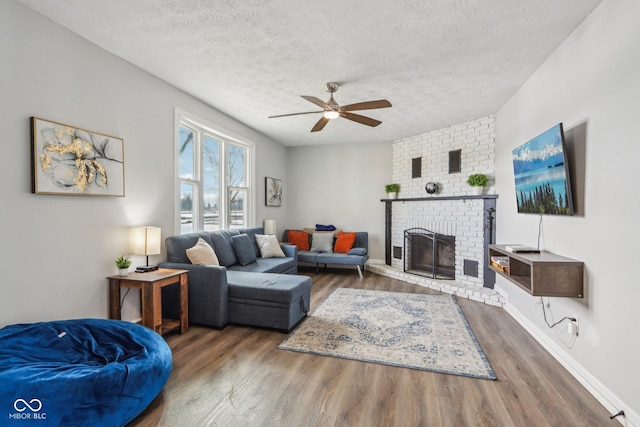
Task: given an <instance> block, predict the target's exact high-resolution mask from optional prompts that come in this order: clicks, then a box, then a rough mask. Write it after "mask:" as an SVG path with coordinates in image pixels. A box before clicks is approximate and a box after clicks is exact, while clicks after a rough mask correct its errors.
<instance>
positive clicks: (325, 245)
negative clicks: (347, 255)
mask: <svg viewBox="0 0 640 427" xmlns="http://www.w3.org/2000/svg"><path fill="white" fill-rule="evenodd" d="M311 252H333V233H332V232H325V233H313V236H312V237H311Z"/></svg>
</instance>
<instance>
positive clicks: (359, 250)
mask: <svg viewBox="0 0 640 427" xmlns="http://www.w3.org/2000/svg"><path fill="white" fill-rule="evenodd" d="M366 254H367V248H351V249H350V250H349V252H348V253H347V255H361V256H362V255H366Z"/></svg>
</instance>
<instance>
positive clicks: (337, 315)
mask: <svg viewBox="0 0 640 427" xmlns="http://www.w3.org/2000/svg"><path fill="white" fill-rule="evenodd" d="M278 348H279V349H283V350H293V351H300V352H304V353H312V354H319V355H323V356H334V357H342V358H345V359H353V360H362V361H365V362H374V363H382V364H385V365H392V366H400V367H405V368H413V369H421V370H426V371H434V372H441V373H445V374H455V375H463V376H467V377H473V378H484V379H496V375H495V373H494V372H493V370H492V369H491V365H490V364H489V361H488V360H487V358H486V357H485V355H484V353H483V352H482V349H481V348H480V345H479V344H478V341H477V340H476V338H475V336H474V335H473V332H472V331H471V328H470V327H469V324H468V323H467V319H465V317H464V314H463V313H462V310H460V306H459V305H458V303H457V301H456V300H455V297H454V296H453V295H426V294H408V293H396V292H383V291H370V290H363V289H347V288H338V289H336V290H335V291H334V292H333V293H332V294H331V295H330V296H329V297H328V298H327V299H326V300H325V301H324V302H323V303H322V304H321V305H320V306H319V307H318V308H316V310H315V311H314V312H313V314H311V315H310V316H309V317H308V318H307V319H305V321H304V322H302V324H300V326H298V328H297V329H296V330H295V331H294V332H293V333H292V334H291V335H290V336H289V337H288V338H287V339H286V340H284V342H282V343H281V344H280V345H279V346H278Z"/></svg>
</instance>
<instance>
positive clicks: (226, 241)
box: [211, 230, 240, 267]
mask: <svg viewBox="0 0 640 427" xmlns="http://www.w3.org/2000/svg"><path fill="white" fill-rule="evenodd" d="M239 234H240V232H239V231H238V230H216V231H213V232H211V241H212V242H213V250H214V251H216V255H218V260H220V265H223V266H225V267H227V266H230V265H233V264H236V263H237V262H238V258H237V257H236V253H235V252H234V250H233V246H232V245H231V238H232V237H233V236H237V235H239Z"/></svg>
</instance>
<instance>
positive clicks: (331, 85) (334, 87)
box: [324, 82, 340, 93]
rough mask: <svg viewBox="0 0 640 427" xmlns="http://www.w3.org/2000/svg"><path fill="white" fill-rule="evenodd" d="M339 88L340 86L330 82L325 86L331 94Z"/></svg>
mask: <svg viewBox="0 0 640 427" xmlns="http://www.w3.org/2000/svg"><path fill="white" fill-rule="evenodd" d="M339 87H340V85H339V84H338V83H336V82H329V83H325V84H324V89H325V90H326V91H327V92H329V93H334V92H335V91H337V90H338V88H339Z"/></svg>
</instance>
